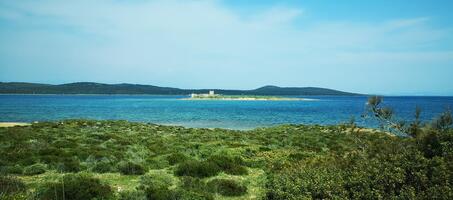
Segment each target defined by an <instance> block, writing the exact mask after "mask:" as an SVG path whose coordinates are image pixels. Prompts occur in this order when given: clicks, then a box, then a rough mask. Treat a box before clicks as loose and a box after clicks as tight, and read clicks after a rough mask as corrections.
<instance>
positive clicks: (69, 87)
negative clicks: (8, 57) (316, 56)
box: [0, 82, 358, 96]
mask: <svg viewBox="0 0 453 200" xmlns="http://www.w3.org/2000/svg"><path fill="white" fill-rule="evenodd" d="M215 91H216V92H218V93H219V94H225V95H260V96H263V95H343V96H346V95H347V96H352V95H358V94H354V93H348V92H342V91H337V90H332V89H325V88H316V87H277V86H264V87H261V88H257V89H254V90H220V89H215ZM208 92H209V90H207V89H199V90H197V89H179V88H171V87H158V86H153V85H138V84H127V83H122V84H103V83H93V82H78V83H67V84H61V85H51V84H38V83H21V82H9V83H8V82H6V83H5V82H0V94H151V95H188V94H192V93H198V94H206V93H208Z"/></svg>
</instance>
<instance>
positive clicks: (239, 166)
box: [208, 155, 248, 175]
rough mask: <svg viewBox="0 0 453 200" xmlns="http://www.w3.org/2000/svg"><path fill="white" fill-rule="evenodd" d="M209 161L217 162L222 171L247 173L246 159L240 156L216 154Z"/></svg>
mask: <svg viewBox="0 0 453 200" xmlns="http://www.w3.org/2000/svg"><path fill="white" fill-rule="evenodd" d="M208 162H212V163H214V164H216V165H217V166H218V167H219V168H220V169H221V170H222V171H225V173H227V174H231V175H247V174H248V171H247V168H246V167H244V166H243V165H244V161H243V160H242V158H241V157H238V156H235V157H233V156H226V155H214V156H211V157H209V158H208Z"/></svg>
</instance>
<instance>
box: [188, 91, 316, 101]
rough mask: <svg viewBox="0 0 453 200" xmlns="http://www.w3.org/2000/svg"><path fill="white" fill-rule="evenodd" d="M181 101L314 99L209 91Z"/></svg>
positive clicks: (193, 94) (192, 95)
mask: <svg viewBox="0 0 453 200" xmlns="http://www.w3.org/2000/svg"><path fill="white" fill-rule="evenodd" d="M182 100H226V101H315V100H316V99H308V98H297V97H279V96H264V95H222V94H216V93H215V92H214V90H210V91H209V93H207V94H195V93H192V94H191V95H190V97H189V98H183V99H182Z"/></svg>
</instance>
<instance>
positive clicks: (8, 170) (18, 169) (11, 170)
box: [0, 165, 24, 174]
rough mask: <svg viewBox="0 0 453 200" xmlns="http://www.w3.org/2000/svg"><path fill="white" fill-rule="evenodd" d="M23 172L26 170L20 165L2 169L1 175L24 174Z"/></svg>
mask: <svg viewBox="0 0 453 200" xmlns="http://www.w3.org/2000/svg"><path fill="white" fill-rule="evenodd" d="M23 171H24V169H23V167H22V166H20V165H14V166H2V167H0V173H3V174H22V173H23Z"/></svg>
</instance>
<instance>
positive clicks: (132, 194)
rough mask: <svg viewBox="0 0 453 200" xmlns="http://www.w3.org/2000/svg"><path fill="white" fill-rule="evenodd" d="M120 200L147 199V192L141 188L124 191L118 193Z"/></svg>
mask: <svg viewBox="0 0 453 200" xmlns="http://www.w3.org/2000/svg"><path fill="white" fill-rule="evenodd" d="M118 199H119V200H146V194H145V192H144V191H141V190H132V191H127V190H126V191H122V192H120V193H119V194H118Z"/></svg>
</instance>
